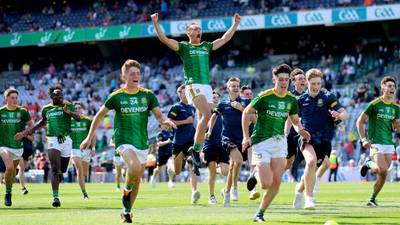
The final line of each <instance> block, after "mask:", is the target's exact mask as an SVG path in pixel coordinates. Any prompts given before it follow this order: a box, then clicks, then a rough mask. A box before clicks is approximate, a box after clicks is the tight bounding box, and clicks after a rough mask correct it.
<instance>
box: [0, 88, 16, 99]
mask: <svg viewBox="0 0 400 225" xmlns="http://www.w3.org/2000/svg"><path fill="white" fill-rule="evenodd" d="M11 94H17V95H19V93H18V91H17V89H15V88H12V87H11V88H8V89H7V90H6V91H5V92H4V97H5V98H7V97H8V96H10V95H11Z"/></svg>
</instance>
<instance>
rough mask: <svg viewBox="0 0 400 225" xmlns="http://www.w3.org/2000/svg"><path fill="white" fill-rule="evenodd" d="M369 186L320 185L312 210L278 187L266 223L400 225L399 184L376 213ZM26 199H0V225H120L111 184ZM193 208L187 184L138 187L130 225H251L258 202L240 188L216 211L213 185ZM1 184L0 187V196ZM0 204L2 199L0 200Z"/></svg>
mask: <svg viewBox="0 0 400 225" xmlns="http://www.w3.org/2000/svg"><path fill="white" fill-rule="evenodd" d="M372 185H373V184H372V183H321V184H320V188H319V193H318V195H317V197H316V200H317V209H316V210H314V211H305V210H302V209H301V210H295V209H293V208H292V200H293V188H294V184H283V185H282V186H281V191H280V193H279V195H278V196H277V198H276V199H275V200H274V202H273V203H272V205H271V207H270V209H268V210H267V212H266V214H265V219H266V220H267V224H276V225H278V224H279V225H281V224H282V225H284V224H297V225H300V224H306V225H307V224H309V225H314V224H321V225H322V224H324V223H325V221H327V220H335V221H336V222H338V223H339V224H340V225H344V224H350V225H355V224H359V225H365V224H379V225H398V224H400V183H387V184H386V185H385V187H384V188H383V191H382V192H381V194H380V195H379V196H378V198H377V199H378V204H380V206H379V207H377V208H368V207H366V206H365V203H366V200H367V198H368V196H369V195H370V193H371V190H372ZM27 187H28V189H29V194H28V195H25V196H23V195H22V194H21V193H20V185H19V184H15V186H14V188H13V206H12V207H10V208H7V207H5V206H4V204H3V201H2V200H1V201H0V202H1V205H0V224H1V225H15V224H21V225H47V224H48V225H59V224H60V225H66V224H74V225H76V224H82V225H89V224H95V225H100V224H107V225H109V224H121V220H120V218H119V213H120V211H121V207H122V204H121V201H120V196H121V194H120V193H118V192H116V191H115V185H114V184H88V185H87V191H88V193H89V197H90V200H89V201H85V200H83V199H82V194H81V192H80V190H79V187H78V184H76V183H74V184H62V185H61V189H60V199H61V204H62V207H61V208H58V209H54V208H52V207H51V202H52V196H51V188H50V184H28V186H27ZM199 187H200V192H201V198H200V200H199V204H197V205H195V206H192V205H190V195H191V191H190V185H189V184H182V183H178V184H176V187H175V188H173V189H169V188H168V187H167V184H166V183H158V184H157V188H155V189H152V188H151V186H150V185H149V184H142V186H141V190H140V192H139V196H138V199H137V200H136V203H135V205H134V208H133V211H132V212H133V216H134V218H133V219H134V223H135V224H146V225H157V224H229V225H230V224H255V223H253V222H252V219H253V215H254V213H255V211H256V210H257V209H258V204H259V200H256V201H250V200H248V198H247V197H248V192H247V190H246V188H245V184H240V186H239V201H238V202H232V203H231V205H232V206H231V207H230V208H224V207H222V205H221V203H222V197H221V195H220V193H219V191H220V190H221V188H222V184H220V183H219V184H217V185H216V197H217V200H218V205H216V206H210V205H208V195H207V185H206V184H205V183H201V184H200V185H199ZM4 191H5V187H4V185H2V186H0V193H1V196H3V194H4ZM1 198H2V199H3V197H1Z"/></svg>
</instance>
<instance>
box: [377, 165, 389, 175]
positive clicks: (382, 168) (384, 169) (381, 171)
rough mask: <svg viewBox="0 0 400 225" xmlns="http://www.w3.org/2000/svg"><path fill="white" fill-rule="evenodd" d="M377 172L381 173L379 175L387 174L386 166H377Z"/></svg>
mask: <svg viewBox="0 0 400 225" xmlns="http://www.w3.org/2000/svg"><path fill="white" fill-rule="evenodd" d="M378 173H379V174H380V175H381V176H385V177H386V176H387V168H386V167H378Z"/></svg>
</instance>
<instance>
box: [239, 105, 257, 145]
mask: <svg viewBox="0 0 400 225" xmlns="http://www.w3.org/2000/svg"><path fill="white" fill-rule="evenodd" d="M255 113H256V110H255V109H254V108H253V107H252V106H251V105H248V106H246V108H245V109H244V111H243V114H242V131H243V141H242V151H245V150H246V149H247V148H248V147H250V146H251V140H250V131H249V126H250V124H251V116H252V115H253V114H255Z"/></svg>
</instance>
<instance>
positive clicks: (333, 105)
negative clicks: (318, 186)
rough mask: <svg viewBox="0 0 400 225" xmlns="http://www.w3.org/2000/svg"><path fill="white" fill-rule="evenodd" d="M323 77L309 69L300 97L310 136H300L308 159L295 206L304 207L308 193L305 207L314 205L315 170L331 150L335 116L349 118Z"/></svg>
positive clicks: (336, 118) (303, 119)
mask: <svg viewBox="0 0 400 225" xmlns="http://www.w3.org/2000/svg"><path fill="white" fill-rule="evenodd" d="M322 77H323V74H322V72H321V71H320V70H318V69H310V70H308V71H307V73H306V79H307V84H308V90H307V91H306V92H305V93H304V94H303V95H301V96H300V97H299V99H298V104H299V109H300V112H299V115H300V117H301V123H302V124H303V126H304V127H305V129H307V131H308V132H310V134H311V140H310V142H305V141H304V140H303V139H301V138H300V139H299V143H301V144H300V146H299V148H300V151H301V153H302V154H303V156H304V159H305V161H306V167H305V171H304V175H303V176H302V178H301V181H300V185H297V186H296V188H295V197H294V201H293V207H294V208H301V207H302V206H303V203H304V202H303V200H304V197H305V203H304V209H315V198H314V193H313V189H314V186H315V179H316V170H317V169H318V167H319V166H321V164H322V162H323V161H324V159H325V157H326V156H327V157H329V156H330V154H331V150H332V146H331V139H332V138H331V133H332V126H331V121H332V118H333V119H335V120H346V119H347V118H348V117H349V115H348V113H347V112H346V110H345V109H344V108H343V107H342V106H341V105H340V103H339V102H338V101H337V98H336V96H335V95H334V94H332V93H330V92H328V91H322V90H321V83H322ZM304 190H305V193H303V191H304ZM304 195H305V196H304Z"/></svg>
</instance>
